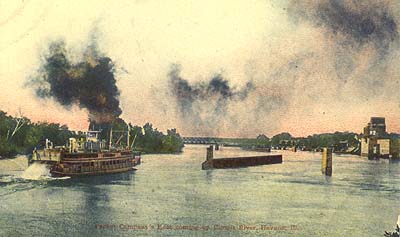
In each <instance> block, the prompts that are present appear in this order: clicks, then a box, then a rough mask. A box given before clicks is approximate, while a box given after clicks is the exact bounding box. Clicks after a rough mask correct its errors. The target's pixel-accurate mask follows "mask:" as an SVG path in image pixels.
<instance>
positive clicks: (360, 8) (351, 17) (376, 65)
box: [288, 0, 399, 95]
mask: <svg viewBox="0 0 400 237" xmlns="http://www.w3.org/2000/svg"><path fill="white" fill-rule="evenodd" d="M396 9H398V7H397V6H396V4H395V2H394V1H390V0H381V1H372V0H366V1H341V0H331V1H307V0H305V1H291V2H290V3H289V8H288V14H289V17H290V19H292V20H293V21H294V22H295V23H296V24H300V23H305V24H307V23H310V24H311V25H312V26H313V27H315V28H316V29H319V30H320V31H321V32H323V33H324V34H325V40H326V41H329V42H332V45H331V49H332V51H333V54H334V58H331V60H332V62H333V63H334V70H335V72H336V76H337V79H339V83H341V84H338V85H339V87H340V86H343V85H344V84H345V83H347V82H349V81H351V80H353V83H354V85H353V86H354V87H355V88H358V89H357V90H360V91H361V93H362V94H365V93H366V92H368V93H373V94H374V95H380V94H383V93H385V87H388V85H386V84H387V83H389V84H390V83H391V82H390V81H389V80H390V76H389V75H388V73H389V72H388V70H389V69H388V67H389V66H388V64H389V61H390V60H391V58H390V56H391V54H392V52H393V51H394V49H397V48H398V43H399V32H398V16H397V15H395V13H396Z"/></svg>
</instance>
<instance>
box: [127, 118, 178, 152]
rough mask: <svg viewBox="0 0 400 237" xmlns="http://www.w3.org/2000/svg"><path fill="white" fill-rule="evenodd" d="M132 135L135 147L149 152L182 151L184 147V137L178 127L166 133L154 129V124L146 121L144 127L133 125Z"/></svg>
mask: <svg viewBox="0 0 400 237" xmlns="http://www.w3.org/2000/svg"><path fill="white" fill-rule="evenodd" d="M130 135H131V137H132V139H133V140H132V142H134V144H133V147H134V148H135V149H136V150H141V151H144V152H147V153H171V152H180V151H181V150H182V148H183V139H182V137H181V136H180V135H179V133H177V132H176V129H171V130H167V135H165V134H163V133H162V132H160V131H158V130H157V129H154V128H153V125H152V124H150V123H146V124H145V125H144V126H143V128H141V127H139V126H132V125H131V129H130Z"/></svg>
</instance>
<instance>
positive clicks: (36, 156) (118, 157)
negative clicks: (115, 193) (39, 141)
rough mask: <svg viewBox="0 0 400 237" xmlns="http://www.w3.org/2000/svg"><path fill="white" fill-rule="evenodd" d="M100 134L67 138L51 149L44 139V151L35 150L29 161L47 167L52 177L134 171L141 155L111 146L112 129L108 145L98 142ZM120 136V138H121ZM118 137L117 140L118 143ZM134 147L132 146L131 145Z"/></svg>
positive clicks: (98, 132)
mask: <svg viewBox="0 0 400 237" xmlns="http://www.w3.org/2000/svg"><path fill="white" fill-rule="evenodd" d="M99 134H100V131H87V132H85V137H83V138H80V139H76V138H69V140H68V143H67V145H66V146H53V143H52V142H51V141H50V140H48V139H46V141H45V144H44V148H43V149H36V148H35V149H34V151H33V152H32V158H31V162H32V163H33V162H38V163H44V164H47V165H48V166H49V168H50V173H51V175H52V176H57V177H60V176H70V177H74V176H88V175H103V174H112V173H121V172H128V171H131V170H135V168H134V167H135V166H136V165H139V164H140V159H141V157H140V153H138V152H134V151H132V149H131V147H130V146H129V132H127V146H126V147H124V148H121V147H119V148H117V146H113V144H112V129H111V130H110V138H109V144H108V145H106V143H105V141H104V140H103V141H99ZM121 137H122V136H121ZM121 137H120V138H119V139H118V140H117V142H119V141H120V139H121ZM132 145H133V143H132Z"/></svg>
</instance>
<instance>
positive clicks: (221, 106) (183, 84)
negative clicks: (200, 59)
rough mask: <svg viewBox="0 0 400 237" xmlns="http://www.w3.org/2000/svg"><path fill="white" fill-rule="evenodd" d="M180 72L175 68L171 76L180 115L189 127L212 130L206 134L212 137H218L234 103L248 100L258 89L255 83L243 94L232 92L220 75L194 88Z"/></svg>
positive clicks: (247, 85) (171, 89) (235, 90)
mask: <svg viewBox="0 0 400 237" xmlns="http://www.w3.org/2000/svg"><path fill="white" fill-rule="evenodd" d="M180 72H181V68H180V66H179V65H173V66H172V68H171V71H170V72H169V86H170V91H171V93H172V95H173V97H174V98H175V99H176V101H177V105H178V111H179V114H180V116H181V117H182V119H183V120H184V121H185V122H187V123H188V124H190V125H192V126H193V125H195V126H196V127H197V128H203V129H209V132H208V131H205V133H208V134H215V128H217V127H218V124H219V123H220V122H221V119H222V118H224V117H225V116H226V115H227V109H228V106H229V104H230V103H233V102H237V101H243V100H245V99H246V98H247V97H248V95H249V93H250V92H251V91H253V90H254V89H255V86H254V84H253V83H252V82H251V81H249V82H247V83H246V86H245V87H244V88H242V89H241V90H237V89H235V88H232V87H231V86H230V85H229V81H228V80H226V79H224V78H223V77H222V75H220V74H217V75H215V76H213V77H212V78H211V79H210V80H209V81H207V82H199V83H195V84H190V83H189V82H188V80H186V79H184V78H182V77H181V76H180Z"/></svg>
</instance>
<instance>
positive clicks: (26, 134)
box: [0, 111, 77, 157]
mask: <svg viewBox="0 0 400 237" xmlns="http://www.w3.org/2000/svg"><path fill="white" fill-rule="evenodd" d="M18 120H20V121H23V123H22V126H20V128H19V129H18V130H17V131H15V133H14V134H12V133H13V131H14V130H15V128H16V126H17V124H18ZM76 136H77V135H75V134H74V133H73V132H71V131H69V130H68V127H67V126H65V125H63V126H61V125H60V124H56V123H32V122H31V121H30V120H29V119H27V118H14V117H11V116H8V115H7V114H6V113H4V112H2V111H0V156H3V157H12V156H14V155H16V154H29V153H30V152H32V150H33V149H34V147H40V146H41V144H43V141H44V139H46V138H47V139H50V140H51V141H52V142H53V144H54V145H55V146H62V145H64V144H65V142H66V141H67V140H68V138H69V137H76Z"/></svg>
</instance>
